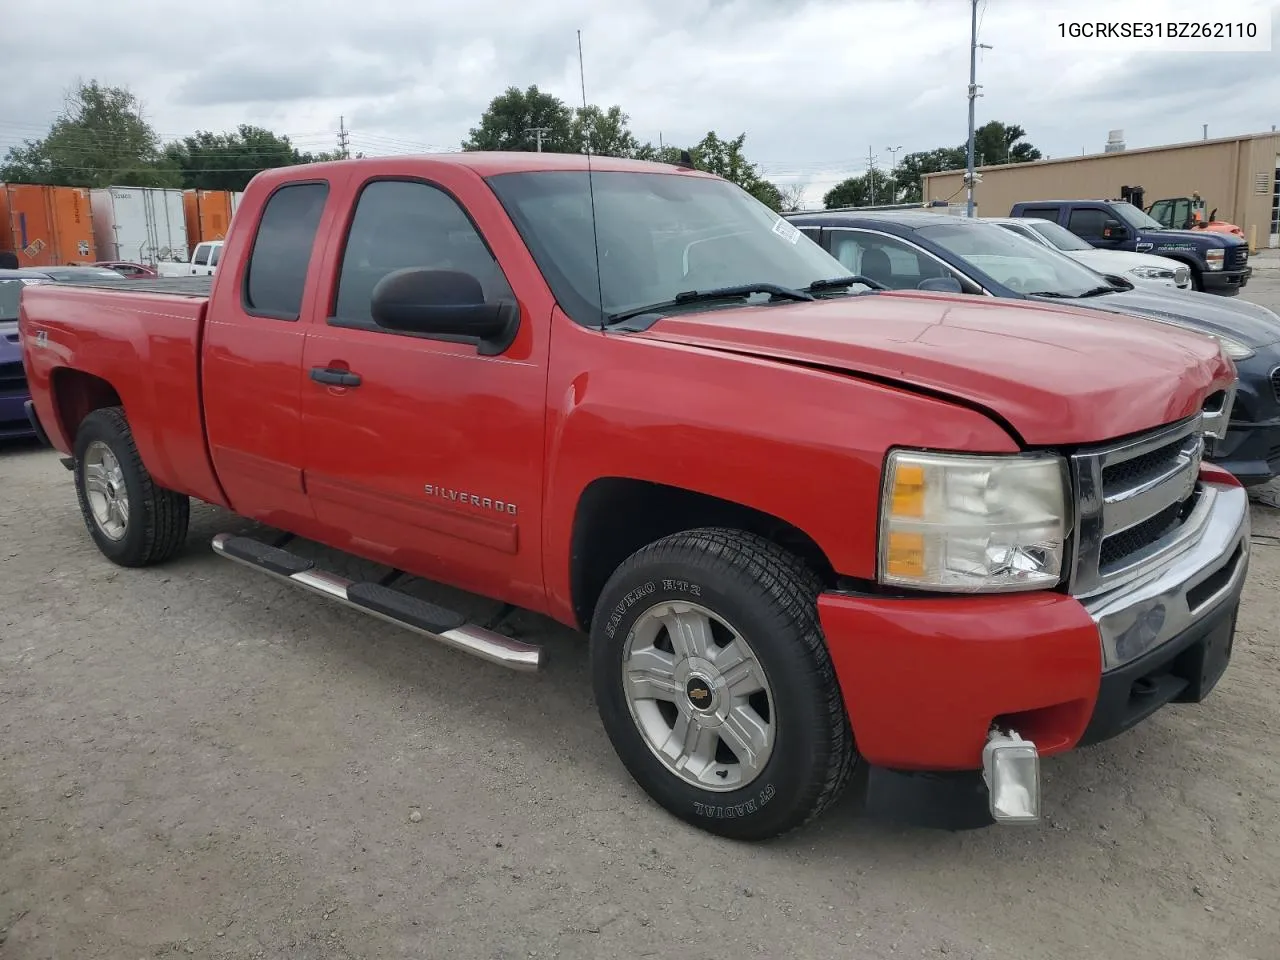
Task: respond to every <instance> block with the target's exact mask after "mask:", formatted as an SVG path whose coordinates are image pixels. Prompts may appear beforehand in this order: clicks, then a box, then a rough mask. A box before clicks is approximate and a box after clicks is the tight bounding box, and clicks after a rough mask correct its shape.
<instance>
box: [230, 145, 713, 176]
mask: <svg viewBox="0 0 1280 960" xmlns="http://www.w3.org/2000/svg"><path fill="white" fill-rule="evenodd" d="M415 163H431V164H448V165H450V166H456V167H467V168H468V169H471V170H474V171H475V172H476V173H477V174H479V175H480V176H482V177H491V176H494V175H495V174H499V173H535V172H539V171H553V170H555V171H581V172H583V173H585V172H586V171H587V169H588V167H587V164H588V158H587V156H586V154H581V153H533V152H527V153H526V152H520V151H514V150H512V151H506V150H499V151H488V152H487V151H479V150H477V151H458V152H456V153H422V154H408V155H405V154H400V155H396V156H390V157H360V158H359V159H353V160H328V161H325V162H323V163H310V164H306V165H303V166H290V167H276V168H274V169H271V170H264V171H262V172H261V173H259V174H258V175H257V176H255V177H254V178H253V179H254V180H259V179H261V180H264V181H268V182H274V181H281V180H298V179H305V178H307V177H309V176H312V175H316V174H321V175H322V174H325V173H327V172H329V171H330V170H334V171H336V170H345V169H346V168H347V167H349V166H351V165H352V164H359V165H360V166H361V167H362V168H363V169H367V170H370V171H377V170H379V169H380V168H384V167H385V168H386V169H388V170H393V171H395V170H404V169H405V167H406V166H412V165H413V164H415ZM590 169H591V171H592V172H593V173H657V172H662V173H678V174H683V175H685V176H698V177H712V176H714V174H710V173H706V172H704V171H700V170H690V169H689V168H688V167H681V166H678V165H677V164H673V163H657V162H655V161H652V160H625V159H622V158H620V157H598V156H592V157H591V158H590Z"/></svg>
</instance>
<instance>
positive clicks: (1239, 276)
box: [1200, 267, 1253, 293]
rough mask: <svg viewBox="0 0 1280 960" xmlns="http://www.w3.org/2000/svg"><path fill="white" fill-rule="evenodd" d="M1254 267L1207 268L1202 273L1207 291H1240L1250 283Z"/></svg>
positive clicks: (1201, 279)
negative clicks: (1235, 268)
mask: <svg viewBox="0 0 1280 960" xmlns="http://www.w3.org/2000/svg"><path fill="white" fill-rule="evenodd" d="M1251 276H1253V267H1245V268H1244V269H1243V270H1205V271H1202V272H1201V274H1200V282H1201V283H1202V284H1204V290H1205V293H1238V292H1239V291H1240V290H1241V289H1243V288H1244V287H1245V286H1247V285H1248V283H1249V278H1250V277H1251Z"/></svg>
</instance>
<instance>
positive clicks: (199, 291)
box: [61, 277, 213, 297]
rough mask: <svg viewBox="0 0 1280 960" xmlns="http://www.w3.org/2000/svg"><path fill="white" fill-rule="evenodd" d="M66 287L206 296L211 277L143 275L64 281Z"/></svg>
mask: <svg viewBox="0 0 1280 960" xmlns="http://www.w3.org/2000/svg"><path fill="white" fill-rule="evenodd" d="M61 286H67V287H92V288H94V289H95V290H99V289H100V290H119V291H126V292H129V293H165V294H169V295H171V296H175V297H208V296H209V291H210V289H211V288H212V286H213V277H144V278H141V279H136V280H112V281H109V282H108V281H106V280H103V281H101V282H99V283H64V284H61Z"/></svg>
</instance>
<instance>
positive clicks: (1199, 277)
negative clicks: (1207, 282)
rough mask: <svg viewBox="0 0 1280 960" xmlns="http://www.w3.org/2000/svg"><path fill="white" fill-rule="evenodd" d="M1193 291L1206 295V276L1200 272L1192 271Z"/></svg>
mask: <svg viewBox="0 0 1280 960" xmlns="http://www.w3.org/2000/svg"><path fill="white" fill-rule="evenodd" d="M1191 289H1192V290H1195V291H1196V292H1197V293H1204V274H1202V273H1201V272H1200V271H1199V270H1192V271H1191Z"/></svg>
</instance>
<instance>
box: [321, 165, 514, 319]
mask: <svg viewBox="0 0 1280 960" xmlns="http://www.w3.org/2000/svg"><path fill="white" fill-rule="evenodd" d="M406 267H426V268H429V269H433V270H461V271H463V272H465V273H469V274H471V276H473V277H475V278H476V279H477V280H478V281H480V287H481V289H482V290H483V291H484V298H485V302H486V303H492V302H494V301H497V300H510V299H514V294H513V293H512V291H511V287H510V285H509V284H508V283H507V278H506V276H505V275H504V274H503V273H502V268H501V267H499V266H498V262H497V261H496V260H495V259H494V257H493V254H492V253H490V252H489V248H488V247H487V246H486V245H485V243H484V241H483V240H482V239H481V238H480V234H479V233H477V232H476V228H475V227H474V226H473V225H472V223H471V220H470V219H469V218H468V217H467V215H466V214H465V213H464V212H463V210H462V208H461V207H460V206H458V204H457V201H455V200H454V199H453V198H452V197H451V196H449V194H447V193H445V192H444V191H443V190H440V189H439V188H437V187H433V186H430V185H428V184H425V183H419V182H416V181H408V180H375V181H374V182H373V183H370V184H369V185H368V186H366V187H365V188H364V190H362V191H361V193H360V199H359V201H358V202H357V203H356V212H355V216H354V217H353V218H352V221H351V229H350V231H349V232H348V233H347V245H346V249H345V250H344V251H343V255H342V273H341V275H340V276H339V278H338V292H337V296H336V297H335V298H334V306H333V311H332V316H331V319H330V322H331V323H336V324H338V325H340V326H361V327H368V328H370V329H374V330H381V329H383V328H382V327H379V326H377V324H375V323H374V321H373V316H372V314H371V311H370V303H371V301H372V298H373V288H374V287H375V286H377V283H378V281H379V280H381V279H382V278H383V277H385V276H386V275H387V274H388V273H391V272H393V271H395V270H402V269H404V268H406ZM387 332H390V331H387Z"/></svg>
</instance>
